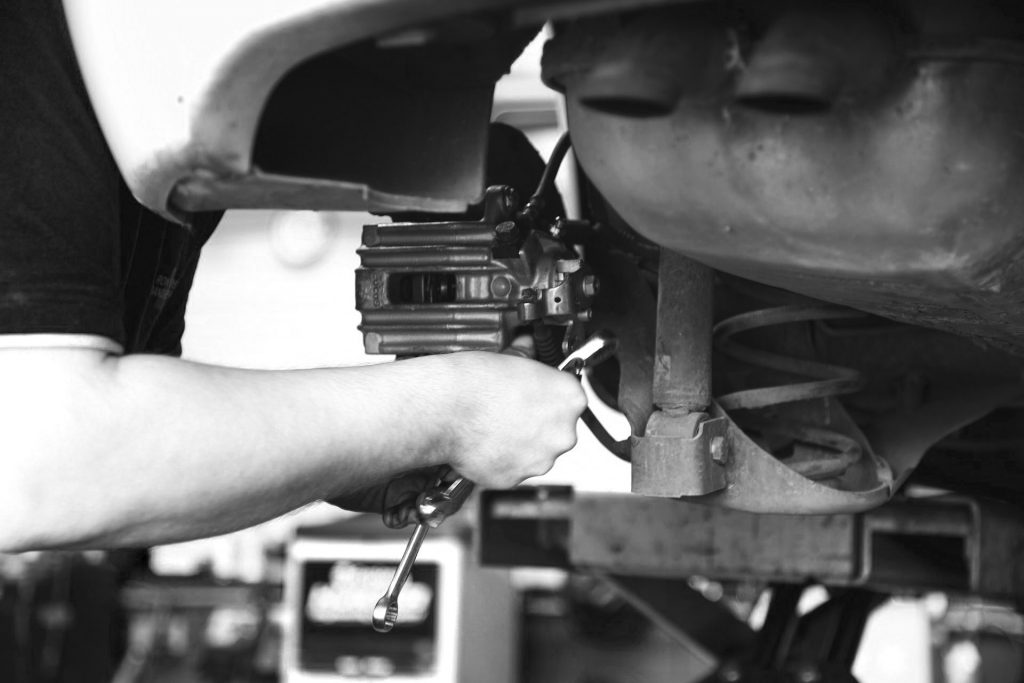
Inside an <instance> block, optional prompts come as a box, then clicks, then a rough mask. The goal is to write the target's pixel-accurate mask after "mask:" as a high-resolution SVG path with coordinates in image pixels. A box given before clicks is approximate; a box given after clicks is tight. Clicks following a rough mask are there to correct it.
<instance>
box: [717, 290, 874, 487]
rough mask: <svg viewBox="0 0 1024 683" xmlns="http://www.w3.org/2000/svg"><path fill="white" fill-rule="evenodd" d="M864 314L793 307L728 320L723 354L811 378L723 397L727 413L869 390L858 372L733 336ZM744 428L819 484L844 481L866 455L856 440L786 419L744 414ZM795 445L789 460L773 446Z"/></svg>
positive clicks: (721, 331)
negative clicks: (820, 482) (748, 343)
mask: <svg viewBox="0 0 1024 683" xmlns="http://www.w3.org/2000/svg"><path fill="white" fill-rule="evenodd" d="M863 315H864V314H863V313H861V312H859V311H855V310H851V309H848V308H843V307H840V306H830V305H790V306H778V307H774V308H764V309H760V310H756V311H750V312H748V313H742V314H739V315H736V316H733V317H731V318H727V319H725V320H722V321H721V322H719V323H718V324H717V325H715V328H714V340H715V348H716V350H717V351H718V352H719V353H721V354H722V355H724V356H726V357H728V358H732V359H734V360H737V361H740V362H742V363H745V364H746V365H749V366H753V367H756V368H763V369H768V370H774V371H777V372H783V373H787V374H792V375H797V376H802V377H807V378H810V379H809V380H808V381H804V382H793V383H790V384H784V385H777V386H770V387H759V388H756V389H744V390H741V391H734V392H730V393H728V394H725V395H723V396H719V397H717V399H716V400H717V402H718V404H719V405H720V406H721V407H722V408H723V409H725V410H727V411H730V410H736V411H740V410H741V411H748V410H754V409H766V408H771V407H773V406H778V405H782V404H786V403H793V402H796V401H805V400H809V399H816V398H828V397H834V396H841V395H844V394H850V393H854V392H856V391H859V390H860V389H861V388H863V386H864V383H865V380H864V376H863V375H862V374H861V373H860V372H858V371H856V370H853V369H850V368H844V367H839V366H835V365H829V364H826V363H820V362H817V361H810V360H805V359H802V358H795V357H792V356H785V355H782V354H779V353H774V352H770V351H764V350H762V349H755V348H752V347H749V346H746V345H744V344H741V343H739V342H738V341H736V340H735V339H734V338H733V337H734V336H735V335H737V334H740V333H743V332H749V331H751V330H755V329H758V328H762V327H769V326H774V325H784V324H789V323H801V322H815V321H822V320H838V319H846V318H860V317H863ZM741 424H742V426H743V427H744V428H745V429H746V430H748V431H752V432H755V433H758V434H760V435H761V437H762V441H763V442H764V443H765V444H766V448H767V449H769V450H773V451H774V452H775V455H776V457H779V459H780V460H782V461H783V462H785V463H786V464H787V465H788V466H789V467H791V468H792V469H793V470H794V471H796V472H797V473H798V474H801V475H803V476H805V477H807V478H808V479H812V480H814V481H825V480H829V479H834V478H836V477H840V476H842V475H843V474H844V473H845V472H846V471H847V470H848V469H849V468H850V467H852V466H853V465H855V464H856V463H857V462H859V460H860V458H861V456H862V454H863V453H862V449H861V446H860V444H859V443H858V442H857V441H856V440H854V439H852V438H851V437H849V436H847V435H845V434H842V433H840V432H837V431H835V430H832V429H827V428H825V427H821V426H819V425H810V424H805V423H801V422H798V421H794V420H791V419H786V418H778V417H772V418H770V419H769V418H767V417H765V416H760V415H756V414H752V413H744V415H743V417H742V420H741ZM780 440H781V441H782V442H783V443H785V444H787V445H792V452H791V453H788V454H787V455H785V456H783V455H781V454H780V453H779V450H778V449H772V448H771V444H772V443H774V442H779V441H780Z"/></svg>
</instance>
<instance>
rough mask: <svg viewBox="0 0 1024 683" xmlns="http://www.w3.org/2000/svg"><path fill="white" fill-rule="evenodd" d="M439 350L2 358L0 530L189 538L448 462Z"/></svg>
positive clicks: (60, 542)
mask: <svg viewBox="0 0 1024 683" xmlns="http://www.w3.org/2000/svg"><path fill="white" fill-rule="evenodd" d="M23 355H24V354H23ZM43 356H45V354H43ZM432 360H433V359H424V360H422V361H418V362H417V363H416V364H414V365H409V366H403V364H392V365H388V366H372V367H364V368H355V369H330V370H310V371H295V372H264V371H246V370H235V369H226V368H214V367H208V366H198V365H195V364H191V363H188V362H185V361H180V360H177V359H169V358H161V357H155V356H128V357H124V358H116V357H101V356H94V357H93V358H92V359H91V360H90V361H89V362H85V363H83V362H74V363H70V364H68V365H66V366H65V365H63V364H61V363H57V364H53V363H52V362H51V361H48V360H47V359H45V357H40V358H39V359H38V362H35V361H32V360H29V361H28V362H24V361H23V362H22V364H21V367H20V368H17V369H15V368H12V367H6V368H3V370H4V376H5V378H6V379H7V380H8V383H7V386H8V387H11V386H15V387H19V390H18V391H17V392H11V391H7V392H4V394H5V396H7V398H6V399H3V400H6V403H7V404H6V405H4V406H3V412H2V414H3V415H4V416H5V418H4V421H5V422H6V423H7V425H6V426H5V432H6V435H5V436H2V437H0V438H2V439H4V444H3V445H4V452H3V454H2V455H0V459H2V463H0V466H2V468H3V475H4V476H3V482H0V494H2V495H3V496H4V497H5V498H6V500H7V501H8V503H7V504H6V505H4V504H3V503H0V506H3V507H6V508H8V510H9V511H10V512H11V514H10V515H8V516H7V517H6V521H0V526H3V527H8V525H11V526H13V527H14V528H2V529H0V538H2V539H4V540H5V541H7V542H8V543H10V542H13V543H14V545H16V546H18V547H47V546H65V547H66V546H68V545H87V546H110V545H127V544H139V545H147V544H152V543H157V542H165V541H172V540H179V539H184V538H194V537H198V536H205V535H210V534H214V533H220V532H225V531H229V530H233V529H237V528H241V527H244V526H248V525H251V524H254V523H257V522H260V521H264V520H266V519H269V518H272V517H274V516H277V515H279V514H282V513H284V512H287V511H289V510H292V509H295V508H297V507H300V506H302V505H304V504H306V503H309V502H311V501H313V500H317V499H319V498H324V497H328V496H332V495H337V494H339V493H343V492H344V491H346V490H352V489H356V488H359V487H362V486H363V485H366V484H368V483H370V482H374V481H380V480H382V479H385V478H387V477H388V476H390V475H392V474H395V473H397V472H399V471H402V470H406V469H409V468H410V467H415V466H422V465H428V464H438V463H441V462H444V461H445V460H446V453H445V451H446V449H447V448H448V445H447V444H446V439H447V437H448V435H447V434H446V433H445V430H444V428H443V420H442V419H441V418H442V416H441V415H439V414H437V411H438V410H439V408H440V407H441V406H447V407H448V408H449V409H450V407H451V402H452V401H451V394H452V391H453V389H452V387H451V378H449V377H447V376H446V375H445V373H444V372H441V371H438V372H431V369H430V367H429V364H430V362H431V361H432ZM67 373H73V374H72V376H67ZM18 375H20V376H21V380H22V381H20V382H19V381H18ZM62 375H63V376H62ZM396 403H400V405H396Z"/></svg>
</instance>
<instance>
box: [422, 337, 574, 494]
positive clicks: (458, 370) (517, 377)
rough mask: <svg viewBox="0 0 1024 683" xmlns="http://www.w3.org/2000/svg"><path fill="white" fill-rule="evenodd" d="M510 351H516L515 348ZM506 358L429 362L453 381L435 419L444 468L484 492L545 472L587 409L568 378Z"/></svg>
mask: <svg viewBox="0 0 1024 683" xmlns="http://www.w3.org/2000/svg"><path fill="white" fill-rule="evenodd" d="M511 350H512V351H513V354H514V353H515V352H516V351H517V350H519V351H520V352H522V351H523V350H524V346H523V344H522V342H521V341H519V340H517V343H516V344H514V345H513V346H512V347H511ZM513 354H509V353H503V354H493V353H481V352H468V353H456V354H451V355H448V356H443V357H438V358H436V360H441V361H443V362H444V363H445V364H446V365H447V368H446V372H447V373H448V375H449V376H450V377H451V378H452V379H453V380H454V392H455V393H454V396H451V397H449V399H448V400H449V401H450V404H451V405H452V406H453V407H454V410H451V409H449V410H448V411H447V412H446V414H445V415H444V416H443V417H442V420H443V421H444V426H445V430H446V431H447V433H448V434H449V438H448V443H447V444H446V450H447V453H448V457H449V462H450V463H451V465H452V467H453V468H455V469H456V470H457V471H458V472H459V473H460V474H461V475H463V476H465V477H467V478H469V479H471V480H473V481H475V482H476V483H477V484H479V485H481V486H485V487H491V488H508V487H511V486H515V485H516V484H518V483H520V482H521V481H523V480H524V479H527V478H529V477H532V476H536V475H540V474H544V473H545V472H547V471H548V470H550V469H551V466H552V465H553V464H554V462H555V459H556V458H557V457H558V456H559V455H561V454H563V453H565V452H566V451H568V450H570V449H571V448H572V447H573V446H575V445H576V420H577V419H578V418H579V416H580V414H581V413H582V412H583V410H584V409H585V408H586V405H587V401H586V395H585V394H584V393H583V389H582V387H581V386H580V383H579V382H578V381H577V380H576V379H575V378H574V377H573V376H572V375H570V374H569V373H564V372H559V371H558V370H555V369H553V368H550V367H548V366H546V365H542V364H541V363H537V362H534V361H532V360H526V359H524V358H521V357H516V356H515V355H513Z"/></svg>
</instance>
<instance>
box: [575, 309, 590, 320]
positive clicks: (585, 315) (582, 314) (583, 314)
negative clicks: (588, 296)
mask: <svg viewBox="0 0 1024 683" xmlns="http://www.w3.org/2000/svg"><path fill="white" fill-rule="evenodd" d="M576 319H577V320H579V321H580V322H581V323H587V322H590V321H591V320H593V319H594V312H593V311H592V310H590V309H589V308H586V309H584V310H582V311H579V312H577V313H576Z"/></svg>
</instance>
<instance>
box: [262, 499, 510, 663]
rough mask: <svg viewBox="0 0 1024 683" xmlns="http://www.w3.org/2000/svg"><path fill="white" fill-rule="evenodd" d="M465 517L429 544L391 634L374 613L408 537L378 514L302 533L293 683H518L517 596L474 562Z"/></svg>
mask: <svg viewBox="0 0 1024 683" xmlns="http://www.w3.org/2000/svg"><path fill="white" fill-rule="evenodd" d="M458 520H459V517H456V518H454V519H453V520H452V521H450V522H449V523H448V524H446V525H445V526H443V527H441V528H440V529H438V530H437V532H436V533H434V534H431V536H430V537H429V538H427V539H425V540H424V542H423V544H422V547H421V549H420V551H419V561H418V562H417V563H416V565H415V567H411V573H410V576H409V580H408V582H407V583H406V585H405V587H404V589H403V591H402V610H401V612H400V613H399V614H398V615H397V622H396V623H395V624H394V627H393V629H392V630H391V631H390V632H389V633H388V634H387V635H384V634H381V633H376V632H375V631H374V630H373V629H372V628H371V613H372V612H373V608H374V603H375V602H376V601H377V598H378V597H379V596H380V591H381V589H382V587H384V586H386V585H387V582H388V580H389V579H390V578H391V577H392V575H393V574H394V573H395V558H397V557H398V556H399V555H400V554H401V552H402V549H403V547H405V545H406V536H405V534H404V533H403V532H401V531H399V530H393V529H387V528H386V527H382V526H381V525H380V521H379V519H377V518H376V517H373V516H364V517H359V518H355V519H353V520H348V521H345V522H341V523H338V524H333V525H328V526H323V527H309V528H304V529H301V530H300V531H299V534H298V536H297V538H296V540H295V541H294V543H292V544H291V545H290V547H289V549H288V564H287V572H286V579H285V610H286V614H285V619H286V620H287V622H288V623H290V624H292V627H291V628H289V629H288V630H287V631H286V633H285V640H284V650H283V663H282V671H283V674H284V680H286V681H289V682H292V683H301V682H302V681H343V680H346V679H357V680H366V679H367V678H382V679H386V678H389V677H390V678H394V679H396V680H417V681H424V683H473V682H475V681H488V682H494V683H512V681H514V680H515V672H516V666H515V659H516V651H515V647H516V643H517V641H518V628H517V623H518V618H519V611H518V602H517V599H516V595H515V592H514V591H513V589H512V587H511V584H510V583H509V578H508V573H507V572H505V571H501V570H495V569H482V568H480V567H479V566H476V563H474V562H473V561H472V558H471V556H470V553H469V546H468V543H467V541H468V538H467V534H466V532H467V531H468V529H467V527H466V526H465V523H464V522H463V523H462V524H459V523H457V522H458Z"/></svg>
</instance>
